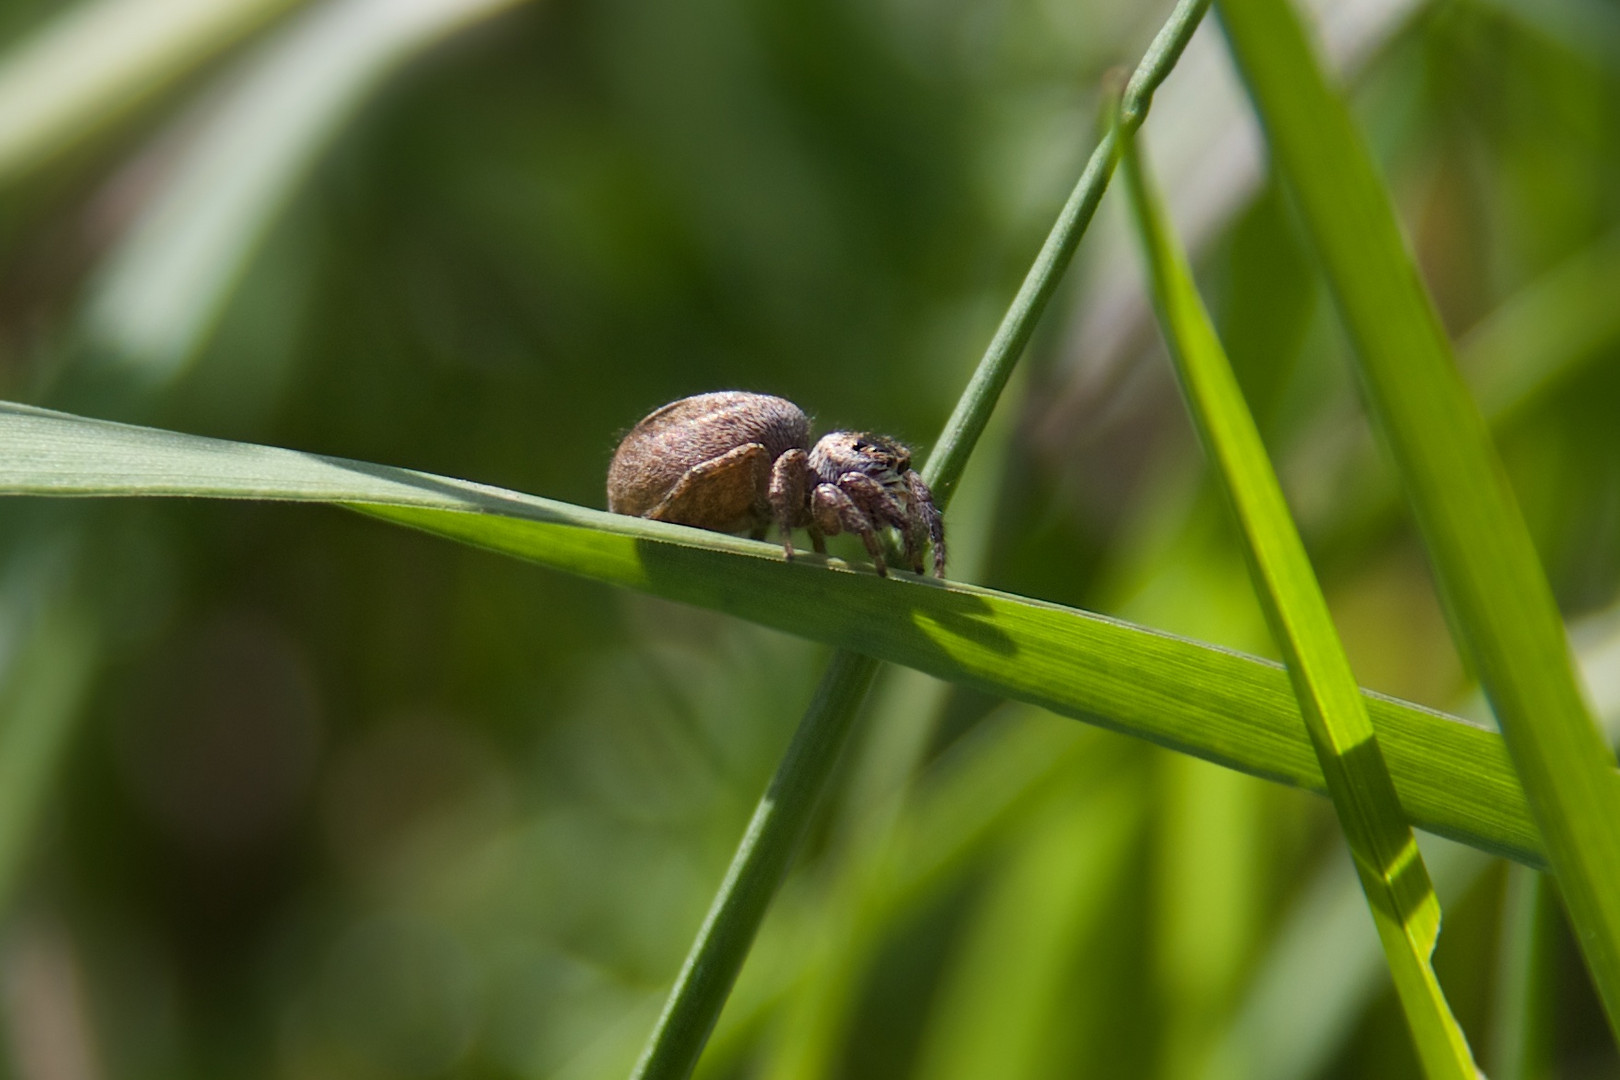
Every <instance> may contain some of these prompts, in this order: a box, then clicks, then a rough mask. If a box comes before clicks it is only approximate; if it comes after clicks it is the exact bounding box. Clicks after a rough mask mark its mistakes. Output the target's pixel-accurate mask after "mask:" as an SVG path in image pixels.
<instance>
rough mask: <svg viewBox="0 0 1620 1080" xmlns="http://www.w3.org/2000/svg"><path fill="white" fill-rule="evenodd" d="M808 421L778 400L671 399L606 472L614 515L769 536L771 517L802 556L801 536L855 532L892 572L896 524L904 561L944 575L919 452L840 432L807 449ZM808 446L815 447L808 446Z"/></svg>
mask: <svg viewBox="0 0 1620 1080" xmlns="http://www.w3.org/2000/svg"><path fill="white" fill-rule="evenodd" d="M809 442H810V420H809V418H808V417H806V416H805V414H804V410H803V409H801V408H799V407H798V406H797V405H795V404H793V403H792V402H791V401H786V400H784V399H782V398H779V397H771V396H770V395H768V394H750V393H746V392H744V391H741V390H724V391H720V392H718V393H713V394H698V395H696V396H694V397H688V398H682V399H681V400H679V401H673V402H671V403H669V404H668V405H665V406H664V407H663V408H661V409H659V410H658V411H656V412H654V413H653V414H652V415H650V416H648V417H647V418H646V419H645V420H643V421H641V423H639V424H637V425H636V426H635V427H634V428H632V429H631V431H630V434H628V435H626V436H625V437H624V441H623V442H621V443H620V444H619V449H618V450H617V451H615V452H614V454H613V464H612V465H610V466H609V467H608V482H607V495H608V509H609V510H612V511H613V512H614V513H616V514H631V515H633V516H636V517H645V518H652V519H653V520H655V521H670V522H675V523H676V524H680V525H695V526H697V527H698V528H701V529H713V530H715V531H717V532H744V531H746V532H750V533H752V534H753V536H754V538H755V539H756V540H763V539H764V538H765V533H766V530H767V529H768V528H769V526H770V524H771V523H772V522H773V521H774V522H775V523H776V525H777V526H778V528H780V529H781V532H782V549H783V550H784V551H785V552H786V553H787V557H788V558H789V559H791V558H793V537H792V531H793V530H794V529H796V528H803V529H806V530H808V531H809V533H810V543H811V544H812V545H813V546H814V547H815V549H816V550H817V551H819V552H825V551H826V550H827V545H826V542H825V540H824V539H823V538H824V537H826V536H835V535H837V534H838V533H840V532H852V533H855V534H857V535H858V536H860V538H861V540H862V542H864V543H865V544H866V550H867V552H868V553H869V554H870V555H871V556H872V563H873V565H874V567H876V569H877V572H878V573H879V574H886V573H887V572H888V570H887V567H886V566H885V565H884V562H883V550H882V548H881V547H880V546H879V544H878V535H877V533H878V530H879V529H881V528H883V527H885V526H891V527H893V528H894V529H896V530H898V531H899V533H900V537H901V539H902V541H903V543H904V545H905V558H906V562H907V564H909V565H910V567H911V568H912V569H913V570H915V571H916V572H917V573H919V574H921V573H922V572H923V546H924V544H925V543H927V544H932V545H933V549H934V576H936V577H944V576H945V525H944V522H943V521H941V520H940V515H939V510H938V508H937V507H935V506H934V496H933V495H932V494H931V493H930V492H929V490H928V485H927V484H925V483H923V479H922V477H920V476H918V475H917V474H916V473H915V472H912V471H911V451H910V450H907V449H906V448H905V447H904V446H902V445H900V444H899V443H897V442H895V441H894V440H892V439H888V438H884V437H883V436H881V435H869V434H866V433H865V432H858V431H834V432H831V433H830V434H827V435H824V436H822V438H821V441H820V442H818V443H816V445H815V446H814V447H813V448H809ZM807 448H808V449H807Z"/></svg>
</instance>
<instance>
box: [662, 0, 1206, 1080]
mask: <svg viewBox="0 0 1620 1080" xmlns="http://www.w3.org/2000/svg"><path fill="white" fill-rule="evenodd" d="M1208 7H1209V0H1179V2H1178V3H1177V5H1176V7H1175V9H1174V10H1173V11H1172V12H1171V15H1170V18H1169V19H1168V20H1167V21H1166V23H1165V24H1164V26H1163V27H1162V28H1161V29H1160V31H1159V33H1158V35H1157V36H1156V37H1155V38H1154V39H1153V42H1152V44H1151V45H1150V46H1149V47H1148V51H1147V54H1146V55H1145V56H1144V57H1143V59H1142V62H1141V64H1140V65H1139V66H1138V68H1137V73H1136V75H1135V76H1134V77H1133V79H1132V81H1131V82H1132V87H1133V89H1134V91H1135V93H1134V95H1133V96H1132V97H1131V98H1130V99H1129V102H1128V104H1129V106H1130V109H1129V111H1130V114H1131V117H1132V120H1131V122H1132V123H1134V124H1137V125H1139V124H1140V123H1141V122H1142V118H1143V117H1144V116H1146V114H1147V110H1148V106H1149V104H1150V103H1151V101H1152V96H1153V91H1154V90H1155V89H1156V88H1157V87H1158V86H1159V84H1160V83H1162V82H1163V81H1164V79H1165V77H1166V76H1167V75H1169V73H1170V70H1171V69H1172V68H1173V67H1175V63H1176V60H1177V59H1178V58H1179V57H1180V56H1181V53H1182V51H1183V50H1184V49H1185V48H1186V47H1187V42H1188V41H1189V40H1190V39H1191V37H1192V34H1193V31H1194V30H1196V29H1197V28H1198V23H1199V22H1200V21H1201V20H1202V18H1203V15H1204V12H1205V11H1206V10H1207V9H1208ZM1118 157H1119V153H1118V145H1117V142H1116V141H1115V138H1114V136H1113V135H1112V133H1108V134H1105V135H1104V137H1103V139H1102V140H1101V142H1100V143H1099V145H1098V147H1097V149H1096V150H1095V151H1094V152H1093V153H1092V155H1091V158H1090V159H1089V160H1088V161H1087V163H1086V168H1085V170H1084V171H1083V172H1082V174H1081V177H1080V180H1079V182H1078V183H1077V184H1076V185H1075V188H1074V191H1073V193H1071V194H1070V196H1069V199H1068V201H1067V202H1066V203H1065V204H1064V207H1063V210H1062V211H1061V212H1060V213H1059V215H1058V220H1057V221H1056V223H1055V224H1054V225H1053V226H1052V230H1051V232H1050V233H1049V234H1048V236H1047V239H1046V243H1045V244H1043V245H1042V247H1041V250H1040V252H1039V253H1038V254H1037V256H1036V259H1035V263H1034V265H1033V266H1032V267H1030V270H1029V273H1028V274H1027V275H1025V278H1024V283H1023V285H1022V286H1021V287H1020V288H1019V290H1018V293H1017V295H1016V296H1014V298H1013V301H1012V304H1011V305H1010V306H1009V307H1008V309H1007V314H1006V316H1005V317H1004V318H1003V319H1002V322H1001V325H1000V326H999V327H998V328H997V330H996V333H995V335H994V337H993V338H992V339H991V342H990V345H989V347H988V348H987V349H986V351H985V354H984V357H983V358H982V359H981V360H980V361H979V364H978V366H977V367H976V368H975V369H974V372H973V375H972V377H971V378H970V379H969V380H968V385H967V387H966V388H965V389H964V390H963V392H962V396H961V397H960V398H959V399H958V401H957V405H956V408H955V409H954V410H953V411H952V413H951V416H950V418H949V419H948V420H947V421H946V424H945V429H944V431H943V432H942V433H941V435H940V438H939V440H938V441H937V442H936V443H935V445H934V449H933V451H932V452H931V453H930V454H929V457H928V462H927V464H925V465H924V466H923V469H922V474H923V477H924V479H925V480H926V481H927V482H928V486H929V487H930V488H932V489H933V492H934V497H935V500H936V502H937V503H938V505H939V508H940V509H941V510H942V511H943V510H944V509H945V508H946V506H947V505H948V504H949V502H950V499H951V496H952V495H953V494H954V493H955V491H956V486H957V484H958V483H959V482H960V480H961V477H962V472H963V470H964V469H965V468H966V466H967V462H968V458H969V457H970V456H971V455H972V453H973V448H974V446H975V445H976V444H977V442H978V439H979V436H980V435H981V434H983V432H984V428H985V425H986V424H988V423H989V422H990V415H991V413H992V412H993V411H994V410H995V406H996V402H997V401H998V400H999V398H1000V396H1001V391H1002V389H1003V388H1004V387H1005V386H1006V385H1007V380H1008V379H1010V378H1011V377H1012V372H1013V367H1014V366H1015V365H1016V364H1017V362H1018V359H1019V357H1020V356H1022V355H1023V351H1024V347H1025V345H1027V344H1028V342H1029V338H1030V335H1031V334H1033V333H1034V332H1035V324H1036V323H1037V322H1038V321H1039V320H1040V316H1041V313H1042V312H1043V311H1044V310H1045V309H1046V304H1047V302H1048V301H1049V300H1050V299H1051V296H1052V293H1053V292H1054V291H1056V289H1057V284H1058V280H1059V279H1060V278H1061V277H1062V274H1063V271H1064V269H1066V268H1067V266H1068V264H1069V261H1070V259H1071V258H1072V257H1073V255H1074V250H1075V248H1076V247H1077V246H1078V245H1079V243H1080V237H1081V236H1082V235H1083V234H1084V233H1085V230H1086V227H1087V226H1088V225H1089V224H1090V223H1091V218H1092V216H1093V214H1094V213H1095V212H1096V208H1097V204H1098V203H1099V202H1100V201H1101V199H1102V194H1103V191H1104V190H1105V189H1106V187H1107V185H1108V178H1109V176H1110V175H1111V174H1112V172H1113V168H1114V164H1115V162H1116V161H1117V160H1118ZM875 675H876V668H875V666H871V663H870V661H865V660H862V661H857V660H856V659H854V658H853V657H847V656H843V655H839V656H836V657H835V658H834V661H833V666H832V667H831V668H830V669H829V671H828V674H827V676H826V679H825V680H824V682H823V684H822V689H821V691H820V692H818V694H817V699H816V700H817V702H823V701H827V702H838V703H841V705H842V706H843V707H844V708H847V709H848V711H849V715H848V716H845V715H840V714H836V713H834V712H831V711H828V710H821V709H818V708H817V707H816V706H815V705H812V707H811V709H810V711H809V712H807V713H806V714H805V717H804V719H803V720H802V721H801V722H800V725H799V729H798V731H797V732H796V733H795V734H794V737H793V744H792V746H791V747H790V749H789V754H788V756H787V757H785V758H783V760H782V764H781V766H780V767H779V768H778V770H777V772H776V775H775V776H773V777H772V779H771V785H770V788H769V789H767V791H766V794H765V797H764V799H762V800H761V802H760V804H759V809H758V810H757V811H756V813H755V823H756V824H760V825H761V827H760V828H759V829H758V830H757V831H756V829H755V828H754V827H753V825H751V826H750V828H749V831H748V833H747V835H746V836H745V838H744V841H743V844H742V846H741V847H739V849H738V851H737V855H736V857H735V859H734V860H733V862H732V866H731V870H730V871H729V872H728V874H727V877H726V881H725V883H724V884H723V885H722V886H721V890H720V893H719V894H718V895H717V896H716V897H715V900H714V905H713V907H712V908H711V909H710V913H709V917H708V918H707V919H705V921H704V926H703V928H702V929H701V930H700V931H699V933H698V936H697V938H696V939H695V940H694V941H693V943H692V948H691V950H690V951H689V952H688V953H687V957H686V962H685V964H684V965H683V967H682V970H681V974H680V976H678V977H677V979H676V982H675V986H674V987H673V988H672V989H671V991H670V997H669V1001H668V1003H667V1005H666V1006H665V1009H664V1012H663V1014H662V1015H661V1016H660V1017H659V1021H658V1024H657V1025H656V1026H655V1027H654V1029H653V1031H652V1034H651V1035H650V1036H649V1038H648V1042H647V1048H646V1051H645V1052H644V1053H643V1054H642V1057H641V1060H640V1061H639V1062H637V1064H636V1068H635V1070H634V1073H633V1076H634V1077H635V1078H637V1080H648V1078H657V1080H684V1078H685V1077H688V1076H690V1075H691V1073H692V1069H693V1068H694V1067H695V1066H696V1064H697V1059H698V1056H699V1055H700V1054H701V1053H702V1051H703V1045H704V1043H705V1042H706V1041H707V1040H708V1037H709V1033H710V1032H711V1031H713V1030H714V1025H715V1022H716V1021H717V1020H718V1019H719V1017H720V1010H721V1009H722V1008H723V1007H724V1006H725V999H726V996H727V994H728V993H729V992H730V989H731V985H732V983H733V982H734V981H735V979H736V975H737V971H738V970H739V969H740V968H741V966H742V960H743V958H744V957H745V956H746V955H747V951H748V947H749V945H750V944H751V943H752V941H753V936H754V934H755V933H756V932H757V931H758V929H759V921H760V919H762V918H763V917H764V911H765V905H764V904H763V903H760V904H755V903H754V901H753V898H752V894H751V893H750V892H749V891H748V889H746V888H738V887H740V886H744V885H747V884H748V883H749V882H751V881H753V880H754V879H755V878H757V877H759V876H760V875H763V874H765V873H767V872H769V871H770V870H771V869H773V868H775V873H776V876H775V877H774V878H772V879H770V881H769V888H770V890H771V891H774V889H775V888H776V886H777V884H778V883H779V881H780V875H781V869H785V867H786V866H787V863H788V860H789V858H790V857H791V854H792V852H793V851H794V850H796V849H797V847H798V844H799V842H800V840H801V839H802V838H803V836H804V832H805V830H806V829H807V828H808V827H809V815H810V813H811V811H813V810H814V808H815V804H816V801H817V798H816V795H817V793H819V792H820V791H822V790H824V789H825V788H826V786H827V784H828V782H829V780H830V779H831V777H832V770H833V767H834V765H835V764H836V763H837V760H838V750H839V749H841V748H842V745H843V740H844V739H845V738H846V737H847V736H848V733H849V730H850V726H851V723H852V721H853V713H854V711H855V710H856V709H858V708H859V707H860V703H861V701H862V700H863V699H864V697H865V690H866V688H867V687H869V686H870V684H871V681H872V678H873V677H874V676H875ZM839 678H843V679H847V680H848V681H849V684H850V687H851V688H852V687H854V686H856V685H859V687H860V692H859V693H853V692H847V688H844V687H839V686H836V685H835V680H836V679H839ZM833 740H836V744H835V745H832V746H831V747H830V748H829V749H826V750H823V751H818V752H814V753H812V752H808V751H807V750H806V751H804V752H797V751H798V748H799V747H800V746H801V744H803V745H805V746H809V745H818V744H822V743H830V742H832V741H833ZM809 769H819V770H821V771H820V772H819V773H817V774H815V775H810V774H809V773H808V772H801V771H800V770H809ZM790 770H793V771H792V772H790ZM800 788H803V789H805V790H808V791H810V792H811V793H812V794H811V795H810V797H809V798H808V799H806V800H804V801H803V803H802V809H803V815H802V816H798V817H791V816H789V815H787V814H780V813H774V812H770V811H768V805H767V804H769V803H771V801H772V799H773V794H772V793H773V792H774V791H776V790H778V789H782V790H798V789H800ZM761 815H766V816H765V817H764V818H763V819H762V817H761ZM776 848H784V849H786V853H785V854H783V855H781V856H778V854H777V853H776V852H775V851H774V850H773V849H776ZM756 864H757V865H756ZM734 888H736V889H737V900H736V901H735V903H736V904H737V905H739V906H743V907H746V908H747V909H748V911H749V912H750V913H751V921H750V920H749V919H746V918H742V917H738V918H735V919H733V918H729V917H727V916H726V914H725V909H727V908H729V907H731V906H733V900H732V899H731V893H732V890H733V889H734ZM767 899H768V896H767ZM722 929H723V930H725V931H726V933H727V936H728V939H727V940H717V939H716V938H715V936H714V933H713V931H718V930H722ZM733 939H734V940H733Z"/></svg>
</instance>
